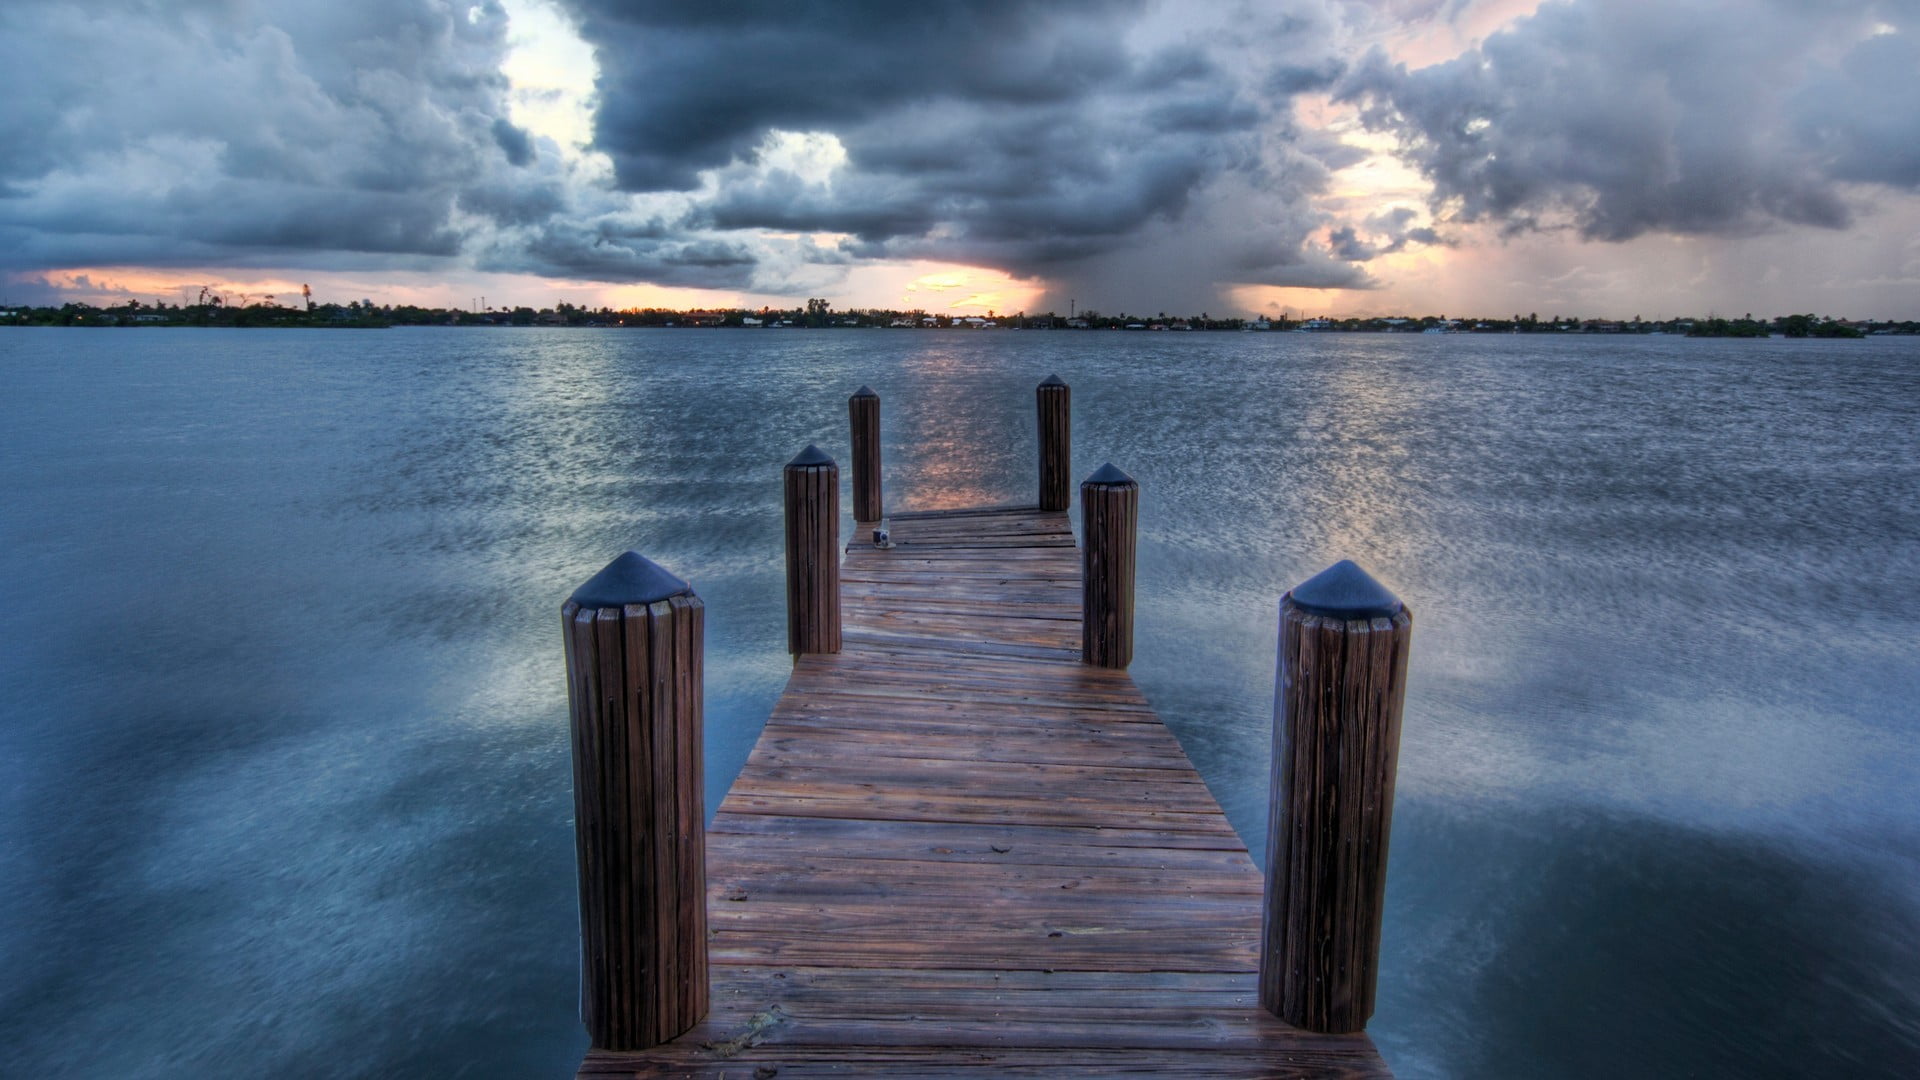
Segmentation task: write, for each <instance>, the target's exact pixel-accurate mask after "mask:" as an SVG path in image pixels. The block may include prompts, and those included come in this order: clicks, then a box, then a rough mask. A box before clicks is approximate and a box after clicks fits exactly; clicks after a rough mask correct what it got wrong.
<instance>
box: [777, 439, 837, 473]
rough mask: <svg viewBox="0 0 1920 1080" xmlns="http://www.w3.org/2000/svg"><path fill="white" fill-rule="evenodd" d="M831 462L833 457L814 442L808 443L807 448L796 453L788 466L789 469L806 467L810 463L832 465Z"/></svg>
mask: <svg viewBox="0 0 1920 1080" xmlns="http://www.w3.org/2000/svg"><path fill="white" fill-rule="evenodd" d="M831 464H833V459H832V458H830V457H828V456H827V453H826V451H824V450H822V449H820V448H819V447H817V446H815V445H813V444H812V443H808V444H807V448H806V449H805V450H802V451H800V452H799V453H798V454H795V455H794V456H793V460H792V461H789V462H787V468H789V469H792V468H804V467H806V466H809V465H831Z"/></svg>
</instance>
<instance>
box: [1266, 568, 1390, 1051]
mask: <svg viewBox="0 0 1920 1080" xmlns="http://www.w3.org/2000/svg"><path fill="white" fill-rule="evenodd" d="M1412 630H1413V619H1412V614H1411V613H1410V612H1409V611H1408V610H1407V608H1406V606H1405V605H1404V604H1402V603H1400V601H1399V600H1398V599H1396V598H1395V597H1394V595H1393V594H1392V593H1390V592H1388V591H1387V589H1386V588H1385V587H1384V586H1382V585H1381V584H1380V583H1379V582H1377V581H1375V580H1374V579H1373V578H1372V577H1370V576H1368V574H1367V573H1366V571H1364V570H1362V569H1360V568H1359V567H1358V566H1355V565H1354V564H1353V563H1351V562H1348V561H1345V560H1342V561H1341V562H1338V563H1335V564H1334V565H1333V566H1331V567H1329V568H1328V569H1326V570H1325V571H1323V572H1321V573H1320V574H1318V575H1316V576H1315V577H1313V578H1312V579H1310V580H1308V581H1307V582H1305V583H1303V584H1301V585H1299V586H1298V587H1296V588H1295V589H1293V591H1291V592H1289V593H1288V594H1287V595H1286V596H1285V597H1283V598H1282V599H1281V601H1280V657H1279V670H1278V674H1277V677H1276V680H1275V686H1274V718H1273V787H1272V794H1271V803H1270V805H1269V810H1268V819H1267V872H1266V901H1265V904H1264V905H1263V913H1262V920H1261V935H1260V1004H1261V1006H1262V1007H1264V1008H1265V1009H1266V1010H1267V1011H1269V1012H1271V1013H1273V1014H1274V1015H1275V1016H1278V1017H1279V1018H1280V1019H1282V1020H1285V1021H1286V1022H1287V1023H1289V1024H1292V1025H1294V1026H1296V1027H1301V1028H1305V1029H1307V1030H1309V1031H1318V1032H1350V1031H1359V1030H1362V1029H1363V1028H1365V1027H1366V1026H1367V1020H1368V1018H1370V1017H1371V1016H1372V1015H1373V1005H1374V988H1375V984H1376V982H1377V981H1378V977H1379V964H1380V916H1381V910H1382V907H1383V906H1384V902H1385V898H1386V883H1387V839H1388V833H1389V831H1390V828H1391V826H1392V822H1393V779H1394V771H1395V768H1396V765H1397V763H1398V760H1399V755H1400V713H1401V708H1402V706H1403V704H1404V703H1405V701H1406V689H1407V650H1408V644H1409V642H1410V640H1411V638H1412Z"/></svg>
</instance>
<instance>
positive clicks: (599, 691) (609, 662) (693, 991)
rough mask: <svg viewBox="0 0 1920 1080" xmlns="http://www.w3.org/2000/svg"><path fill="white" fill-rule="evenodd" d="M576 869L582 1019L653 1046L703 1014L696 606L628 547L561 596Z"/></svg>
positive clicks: (687, 591)
mask: <svg viewBox="0 0 1920 1080" xmlns="http://www.w3.org/2000/svg"><path fill="white" fill-rule="evenodd" d="M560 614H561V624H562V628H563V631H564V634H565V639H566V654H567V699H568V703H569V707H570V711H571V713H572V723H571V728H572V740H573V801H574V837H575V849H576V856H577V858H578V860H579V869H580V960H581V972H580V1018H581V1019H582V1020H584V1021H585V1022H586V1025H587V1033H588V1034H589V1035H590V1036H591V1037H592V1039H593V1045H594V1046H595V1047H599V1048H602V1049H607V1050H638V1049H644V1048H646V1047H649V1046H657V1045H659V1044H661V1043H664V1042H667V1041H668V1040H670V1039H673V1038H675V1037H676V1036H678V1035H680V1034H682V1033H684V1032H685V1031H686V1030H687V1029H689V1028H691V1027H693V1025H694V1024H696V1023H698V1022H699V1021H700V1019H701V1018H702V1017H704V1016H705V1015H706V1013H707V1003H708V975H707V883H706V880H707V879H706V831H705V825H704V822H705V807H704V801H703V791H704V787H703V783H702V776H701V701H702V685H701V674H702V673H701V650H702V647H703V643H704V641H703V639H704V636H705V631H704V624H705V608H704V606H703V605H702V604H701V602H700V598H699V597H698V596H695V595H694V593H693V590H692V589H691V588H690V587H688V585H687V583H686V582H684V581H681V580H680V579H679V578H677V577H674V576H673V575H672V574H670V573H668V572H667V571H665V570H663V569H661V568H660V567H659V566H658V565H656V564H654V563H652V562H650V561H648V560H647V559H645V558H643V557H642V556H640V555H639V554H637V553H635V552H631V551H629V552H627V553H626V554H625V555H622V556H620V557H619V558H618V559H615V560H614V561H613V562H611V563H609V564H608V565H607V567H606V569H604V570H602V571H600V573H598V574H596V575H594V576H593V577H592V578H591V579H590V580H588V581H587V583H586V584H584V585H582V586H580V588H579V589H578V590H576V591H575V592H574V594H573V596H572V597H571V598H569V599H568V600H567V602H566V604H565V606H563V607H562V608H561V613H560Z"/></svg>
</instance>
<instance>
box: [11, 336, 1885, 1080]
mask: <svg viewBox="0 0 1920 1080" xmlns="http://www.w3.org/2000/svg"><path fill="white" fill-rule="evenodd" d="M1053 371H1057V372H1059V373H1060V374H1061V375H1062V376H1063V377H1065V378H1066V379H1067V380H1068V381H1069V382H1070V383H1071V384H1072V385H1073V388H1074V406H1075V410H1074V411H1075V415H1074V434H1075V446H1074V455H1075V458H1074V460H1075V462H1076V469H1077V470H1078V471H1080V472H1083V473H1084V472H1089V471H1091V470H1092V469H1093V468H1095V467H1097V466H1098V465H1099V464H1100V463H1101V462H1103V461H1106V460H1112V461H1114V462H1115V463H1116V464H1119V465H1120V466H1121V467H1123V468H1125V469H1127V470H1128V471H1129V472H1131V473H1132V474H1133V475H1134V476H1136V477H1137V478H1139V479H1140V481H1141V482H1142V489H1143V490H1142V504H1141V523H1142V525H1141V528H1142V536H1141V552H1140V568H1139V573H1140V598H1139V631H1138V632H1139V638H1138V650H1137V655H1138V659H1137V660H1136V661H1135V664H1134V669H1133V670H1134V674H1135V676H1136V678H1137V679H1138V681H1139V682H1140V683H1141V685H1142V686H1143V687H1144V688H1145V690H1146V692H1147V693H1148V695H1149V696H1150V697H1151V698H1152V699H1153V701H1154V702H1155V703H1156V704H1157V705H1158V706H1159V707H1160V710H1161V712H1162V714H1163V715H1164V716H1165V717H1166V719H1167V720H1168V721H1169V723H1170V724H1172V725H1173V726H1174V728H1175V730H1176V732H1177V733H1178V734H1179V736H1180V738H1181V740H1182V742H1183V744H1184V745H1185V746H1186V747H1187V749H1188V752H1189V754H1190V755H1191V756H1192V757H1193V758H1194V760H1195V763H1196V764H1197V765H1198V766H1199V768H1200V770H1201V772H1202V773H1203V774H1204V775H1205V777H1206V778H1207V780H1208V782H1209V783H1210V784H1211V785H1212V786H1213V788H1214V791H1215V792H1216V794H1217V795H1218V797H1219V798H1220V801H1221V803H1222V804H1223V805H1224V806H1225V808H1226V809H1227V812H1228V814H1229V815H1230V816H1231V818H1232V820H1233V822H1234V824H1235V826H1236V827H1237V828H1238V829H1239V830H1240V833H1241V835H1242V836H1243V837H1244V838H1246V840H1247V841H1248V842H1249V844H1250V846H1251V847H1252V848H1253V849H1254V850H1255V851H1256V852H1258V851H1259V850H1260V849H1261V843H1262V841H1263V834H1264V830H1265V821H1264V814H1265V805H1266V791H1265V786H1266V772H1265V770H1266V764H1265V762H1266V740H1267V732H1268V725H1269V723H1270V709H1271V704H1272V678H1273V651H1274V640H1273V635H1274V615H1275V612H1274V604H1275V601H1276V600H1277V598H1278V597H1279V595H1280V593H1281V592H1283V591H1284V590H1285V589H1286V588H1287V587H1288V586H1289V585H1292V584H1294V583H1296V582H1298V581H1300V580H1302V579H1304V578H1305V577H1307V576H1309V575H1310V574H1312V573H1313V572H1315V571H1317V570H1319V569H1320V568H1322V567H1323V566H1325V565H1326V564H1328V563H1330V562H1332V561H1333V560H1335V559H1337V558H1341V557H1352V558H1355V559H1357V560H1358V561H1360V562H1361V563H1362V564H1363V565H1365V566H1366V567H1367V568H1368V569H1369V570H1371V571H1372V572H1373V573H1375V574H1376V575H1377V576H1378V577H1380V578H1381V579H1382V580H1384V581H1386V582H1387V583H1388V584H1390V585H1391V586H1392V587H1394V588H1395V589H1396V590H1397V591H1398V592H1399V593H1400V595H1401V596H1402V597H1403V598H1404V599H1405V600H1406V601H1407V602H1408V604H1409V605H1410V606H1411V607H1412V608H1413V609H1414V611H1415V637H1414V649H1413V671H1412V676H1411V684H1410V690H1409V694H1408V701H1407V715H1406V724H1405V741H1404V743H1403V748H1402V752H1401V770H1400V785H1399V802H1398V808H1397V810H1396V814H1395V819H1394V825H1395V830H1394V838H1393V863H1392V868H1391V877H1390V885H1389V889H1388V908H1389V910H1388V915H1387V930H1386V941H1385V962H1384V969H1385V970H1384V974H1383V977H1382V985H1381V995H1380V997H1381V1000H1380V1010H1379V1013H1378V1015H1377V1016H1376V1018H1375V1021H1374V1023H1373V1026H1372V1031H1373V1034H1374V1036H1375V1038H1376V1040H1377V1041H1378V1042H1379V1043H1380V1045H1381V1047H1382V1049H1383V1051H1384V1052H1385V1054H1386V1056H1387V1058H1388V1060H1389V1061H1390V1062H1391V1063H1392V1064H1393V1065H1394V1066H1395V1068H1396V1069H1397V1070H1398V1071H1399V1073H1400V1075H1402V1076H1403V1077H1409V1078H1414V1077H1429V1076H1432V1077H1526V1078H1531V1077H1545V1076H1555V1077H1560V1076H1566V1077H1585V1076H1591V1077H1618V1076H1627V1075H1635V1076H1728V1077H1735V1076H1737V1077H1773V1076H1778V1077H1789V1076H1827V1075H1848V1076H1888V1077H1893V1076H1911V1075H1916V1074H1920V1022H1917V1020H1916V1018H1920V963H1916V957H1920V804H1917V803H1916V800H1915V798H1914V794H1913V793H1914V792H1915V791H1916V790H1920V785H1917V784H1916V781H1920V749H1916V747H1920V740H1917V739H1916V738H1915V736H1916V734H1920V732H1917V731H1916V728H1920V720H1917V719H1916V714H1920V709H1916V707H1915V704H1914V702H1915V700H1916V692H1917V691H1920V649H1916V648H1915V642H1916V641H1920V616H1917V615H1916V613H1915V609H1914V605H1913V603H1912V588H1913V583H1914V582H1915V581H1916V580H1920V445H1916V442H1917V441H1916V438H1915V432H1920V342H1916V341H1913V340H1892V341H1884V340H1875V341H1869V342H1787V341H1770V342H1716V341H1687V340H1681V339H1671V338H1667V339H1662V338H1630V339H1610V340H1587V339H1580V340H1568V339H1560V338H1553V339H1548V338H1534V337H1514V338H1483V337H1420V336H1407V337H1397V336H1396V337H1374V336H1356V337H1344V336H1324V337H1323V336H1310V335H1254V334H1242V335H1224V334H1191V335H1181V334H1152V335H1149V334H1070V333H1058V334H1046V333H1030V332H1029V333H1011V332H998V333H974V334H967V333H957V332H951V333H917V332H898V333H895V332H886V333H882V332H837V333H836V332H798V331H796V332H790V333H771V332H770V333H759V334H749V333H744V332H741V333H726V332H710V333H702V332H684V331H683V332H673V331H663V332H611V331H606V332H593V331H581V332H571V331H547V330H540V331H505V330H501V331H479V330H460V331H454V330H424V329H423V330H394V331H386V332H365V333H351V332H301V331H291V332H275V331H232V332H222V331H126V332H112V331H63V330H46V331H34V330H13V331H6V332H4V333H0V447H4V454H3V455H0V506H3V509H0V536H4V548H0V550H4V552H5V562H4V569H0V706H3V707H4V718H5V719H4V724H3V725H0V911H4V912H6V917H5V918H4V920H0V1047H4V1048H5V1055H6V1057H5V1060H6V1061H7V1066H6V1070H7V1071H8V1073H9V1075H22V1076H35V1077H66V1076H79V1077H94V1076H116V1077H120V1076H127V1077H148V1076H153V1077H198V1076H209V1075H239V1074H242V1073H247V1072H254V1071H280V1072H291V1073H294V1074H298V1075H316V1076H372V1075H401V1074H415V1075H435V1076H461V1075H466V1076H503V1077H532V1076H553V1077H561V1076H566V1075H569V1073H570V1070H571V1068H572V1067H573V1065H574V1064H575V1063H576V1062H577V1060H578V1057H579V1054H580V1052H581V1050H582V1049H583V1047H584V1036H583V1035H582V1033H581V1029H580V1027H579V1024H578V1022H577V1020H576V1019H575V1016H574V1002H575V979H576V974H575V963H576V948H577V946H576V942H575V910H574V899H573V847H572V839H571V823H570V813H571V803H570V799H571V796H570V794H569V791H568V786H567V785H568V765H567V759H566V743H565V723H566V708H565V699H564V684H563V681H562V667H561V665H562V656H561V652H560V639H559V616H558V612H559V604H560V601H561V600H562V598H564V597H565V595H566V594H567V593H568V592H569V591H570V590H571V589H572V588H573V586H575V585H577V584H578V583H579V582H581V581H582V580H584V579H585V578H586V577H587V576H588V575H590V574H591V573H592V572H593V571H594V570H596V569H598V568H599V567H600V566H601V565H602V564H603V563H604V562H605V561H607V560H608V559H609V558H611V557H612V556H613V555H615V554H617V553H618V552H620V551H622V550H624V549H626V548H627V547H629V546H638V547H639V548H640V549H641V550H643V551H644V552H645V553H646V554H648V555H650V556H651V557H653V558H655V559H657V560H659V561H660V562H662V563H664V564H665V565H667V566H668V567H670V568H672V569H674V570H675V571H677V572H679V573H680V574H682V575H683V576H685V577H688V578H689V579H691V580H692V581H693V583H694V585H695V587H696V588H697V589H698V590H699V592H700V594H701V595H702V596H703V597H704V598H705V600H706V602H707V605H708V650H709V653H708V656H709V659H708V665H707V717H708V724H709V729H710V732H709V745H708V748H707V753H708V762H709V770H708V774H709V777H710V788H709V790H708V792H707V801H708V806H709V807H710V808H711V807H712V806H714V805H716V804H717V803H718V801H719V798H720V796H721V794H722V793H723V792H724V790H725V785H726V783H727V782H728V780H729V779H730V778H731V776H732V775H733V774H734V772H736V771H737V770H738V768H739V767H740V765H741V763H742V762H743V761H744V759H745V757H746V753H747V751H748V749H749V748H750V747H751V745H752V742H753V739H754V738H755V736H756V735H757V732H758V728H759V725H760V723H761V721H762V720H763V719H764V717H765V715H766V712H767V710H768V708H769V707H770V706H771V704H772V702H773V700H774V698H775V697H776V696H777V694H778V692H779V689H780V686H781V683H782V681H783V679H784V676H785V671H786V666H787V661H786V657H785V655H784V648H785V643H784V615H783V612H782V608H781V603H782V599H781V598H782V592H781V588H782V586H781V572H782V568H781V556H780V543H781V540H780V524H779V517H778V514H779V510H778V506H779V502H778V500H779V494H778V492H779V466H780V464H781V463H782V462H784V461H785V460H786V459H787V458H788V457H790V456H792V455H793V453H794V452H796V451H797V450H798V449H799V448H800V447H802V446H804V445H805V444H806V443H808V442H818V443H819V444H820V445H822V446H823V447H825V448H827V449H828V450H829V452H832V453H835V454H836V455H837V456H842V457H843V458H844V454H845V442H846V413H845V399H846V395H847V394H848V393H850V392H851V391H852V390H853V388H855V387H856V386H858V385H859V384H860V383H863V382H865V383H870V384H872V385H873V386H874V388H875V389H877V390H878V391H879V392H880V393H881V395H882V396H883V398H884V400H885V405H884V409H885V418H884V431H883V434H884V442H885V453H886V458H887V470H888V471H887V478H886V482H887V492H888V497H889V504H890V506H891V507H892V508H893V509H907V508H924V507H931V506H938V505H953V504H960V503H972V502H1012V501H1023V500H1027V499H1030V498H1031V497H1032V495H1031V487H1032V483H1033V480H1032V477H1033V469H1034V466H1033V450H1032V429H1031V425H1032V408H1033V404H1032V403H1033V396H1032V394H1033V385H1034V383H1035V382H1037V381H1038V380H1039V379H1040V378H1041V377H1042V376H1044V375H1046V374H1048V373H1049V372H1053Z"/></svg>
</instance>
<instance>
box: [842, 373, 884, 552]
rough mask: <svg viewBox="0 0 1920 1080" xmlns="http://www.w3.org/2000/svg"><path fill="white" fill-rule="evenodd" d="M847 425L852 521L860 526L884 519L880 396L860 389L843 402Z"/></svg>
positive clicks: (867, 389) (869, 389)
mask: <svg viewBox="0 0 1920 1080" xmlns="http://www.w3.org/2000/svg"><path fill="white" fill-rule="evenodd" d="M847 423H848V425H849V426H850V427H851V428H852V429H853V520H855V521H858V522H861V523H862V524H866V523H871V522H876V521H879V520H880V519H881V518H882V517H885V516H886V515H885V513H884V512H883V511H882V510H881V504H880V395H879V394H876V393H874V392H873V389H872V388H871V387H867V386H862V387H861V388H860V389H858V390H855V391H854V392H853V396H852V397H850V398H848V399H847Z"/></svg>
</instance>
